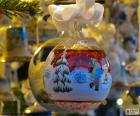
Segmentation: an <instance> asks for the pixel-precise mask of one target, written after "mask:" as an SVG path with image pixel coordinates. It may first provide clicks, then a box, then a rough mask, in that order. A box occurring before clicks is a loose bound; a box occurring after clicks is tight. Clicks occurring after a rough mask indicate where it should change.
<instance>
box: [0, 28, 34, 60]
mask: <svg viewBox="0 0 140 116" xmlns="http://www.w3.org/2000/svg"><path fill="white" fill-rule="evenodd" d="M0 31H1V32H2V35H3V36H2V39H3V40H2V41H3V42H2V43H1V44H2V45H3V46H2V47H3V54H2V56H1V57H0V61H1V62H12V61H29V60H30V59H31V53H30V51H29V48H28V39H27V30H26V28H25V27H12V26H9V27H5V28H3V29H2V30H0Z"/></svg>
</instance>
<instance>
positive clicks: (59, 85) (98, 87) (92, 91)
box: [44, 50, 112, 102]
mask: <svg viewBox="0 0 140 116" xmlns="http://www.w3.org/2000/svg"><path fill="white" fill-rule="evenodd" d="M46 62H47V65H46V69H45V74H44V85H45V89H46V92H47V93H48V94H49V95H51V98H50V99H52V100H55V101H86V102H89V101H90V102H94V101H102V100H104V99H105V98H106V97H107V95H108V93H109V91H110V88H111V85H112V77H111V75H110V64H109V61H108V59H107V57H106V55H105V53H104V52H103V51H102V50H54V51H53V52H52V53H51V55H49V58H48V59H47V61H46Z"/></svg>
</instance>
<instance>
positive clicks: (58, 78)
mask: <svg viewBox="0 0 140 116" xmlns="http://www.w3.org/2000/svg"><path fill="white" fill-rule="evenodd" d="M66 53H67V52H66V50H65V51H64V52H63V54H62V56H61V58H60V59H59V60H58V61H57V62H56V65H57V66H56V68H55V78H54V80H53V82H54V83H55V84H56V86H55V87H54V91H55V92H70V91H72V88H71V87H69V86H67V85H66V83H67V84H70V83H71V80H70V79H69V77H68V74H69V68H68V66H67V64H68V62H67V60H66Z"/></svg>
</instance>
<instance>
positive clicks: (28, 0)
mask: <svg viewBox="0 0 140 116" xmlns="http://www.w3.org/2000/svg"><path fill="white" fill-rule="evenodd" d="M21 1H23V2H32V1H33V0H21Z"/></svg>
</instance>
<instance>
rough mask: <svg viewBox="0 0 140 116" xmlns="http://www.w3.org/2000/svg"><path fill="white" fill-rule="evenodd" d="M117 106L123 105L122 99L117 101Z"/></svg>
mask: <svg viewBox="0 0 140 116" xmlns="http://www.w3.org/2000/svg"><path fill="white" fill-rule="evenodd" d="M117 104H118V105H119V106H121V105H122V104H123V100H122V98H119V99H117Z"/></svg>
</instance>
